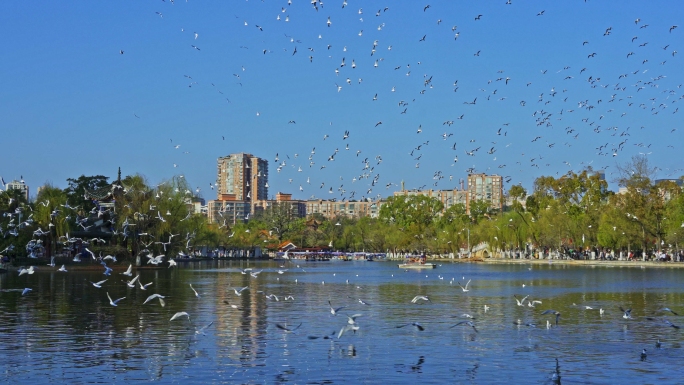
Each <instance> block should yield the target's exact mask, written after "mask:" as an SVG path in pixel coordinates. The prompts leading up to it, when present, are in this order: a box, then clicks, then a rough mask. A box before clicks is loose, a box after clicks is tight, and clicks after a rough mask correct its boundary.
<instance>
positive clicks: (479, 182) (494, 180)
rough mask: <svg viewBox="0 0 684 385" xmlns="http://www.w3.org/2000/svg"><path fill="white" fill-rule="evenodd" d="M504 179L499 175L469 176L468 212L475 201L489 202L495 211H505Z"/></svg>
mask: <svg viewBox="0 0 684 385" xmlns="http://www.w3.org/2000/svg"><path fill="white" fill-rule="evenodd" d="M503 196H504V195H503V177H501V176H499V175H487V174H468V190H467V199H466V210H467V212H470V205H471V204H472V203H473V202H475V201H481V200H484V201H487V202H489V207H490V208H491V209H493V210H499V211H501V210H503V203H504V202H503V200H502V198H503Z"/></svg>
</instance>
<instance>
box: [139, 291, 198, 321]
mask: <svg viewBox="0 0 684 385" xmlns="http://www.w3.org/2000/svg"><path fill="white" fill-rule="evenodd" d="M155 298H159V304H160V305H161V306H162V307H164V306H166V302H164V298H166V297H164V296H163V295H160V294H152V295H151V296H149V297H147V299H146V300H145V302H143V305H144V304H146V303H148V302H150V301H152V300H153V299H155ZM188 317H189V316H188Z"/></svg>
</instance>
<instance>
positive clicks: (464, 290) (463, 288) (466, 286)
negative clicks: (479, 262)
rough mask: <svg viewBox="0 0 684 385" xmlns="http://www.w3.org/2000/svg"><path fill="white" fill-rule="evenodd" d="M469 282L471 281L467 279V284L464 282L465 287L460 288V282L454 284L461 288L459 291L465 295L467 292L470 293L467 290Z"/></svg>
mask: <svg viewBox="0 0 684 385" xmlns="http://www.w3.org/2000/svg"><path fill="white" fill-rule="evenodd" d="M470 281H471V280H470V279H469V280H468V282H466V284H465V287H463V286H461V283H460V282H456V283H457V284H458V286H459V287H460V288H461V290H463V292H464V293H466V292H469V291H470V289H468V285H469V284H470Z"/></svg>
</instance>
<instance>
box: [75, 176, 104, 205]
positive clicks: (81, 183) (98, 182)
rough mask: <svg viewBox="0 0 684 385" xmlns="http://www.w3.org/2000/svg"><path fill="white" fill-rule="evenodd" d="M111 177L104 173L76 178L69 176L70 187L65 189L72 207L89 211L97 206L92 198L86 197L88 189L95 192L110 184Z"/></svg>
mask: <svg viewBox="0 0 684 385" xmlns="http://www.w3.org/2000/svg"><path fill="white" fill-rule="evenodd" d="M107 179H109V178H108V177H106V176H103V175H95V176H85V175H81V176H79V177H78V178H76V179H73V178H68V179H67V182H68V183H69V187H67V188H66V189H65V190H64V191H65V192H66V194H67V201H68V202H69V205H70V206H72V207H80V208H81V209H82V210H83V212H88V211H90V210H92V209H93V207H95V205H94V204H93V203H92V201H91V199H86V197H85V196H86V191H89V192H94V191H96V190H98V189H101V188H105V187H108V186H109V183H108V182H107Z"/></svg>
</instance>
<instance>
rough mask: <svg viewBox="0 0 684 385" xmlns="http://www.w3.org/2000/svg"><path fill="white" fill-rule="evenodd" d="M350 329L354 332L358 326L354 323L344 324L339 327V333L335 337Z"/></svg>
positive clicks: (339, 336)
mask: <svg viewBox="0 0 684 385" xmlns="http://www.w3.org/2000/svg"><path fill="white" fill-rule="evenodd" d="M350 330H351V331H353V332H354V333H356V331H357V330H359V327H358V326H356V325H345V326H344V327H342V329H340V332H339V334H337V339H338V340H339V339H340V338H341V337H342V335H343V334H344V333H346V332H348V331H350Z"/></svg>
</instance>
